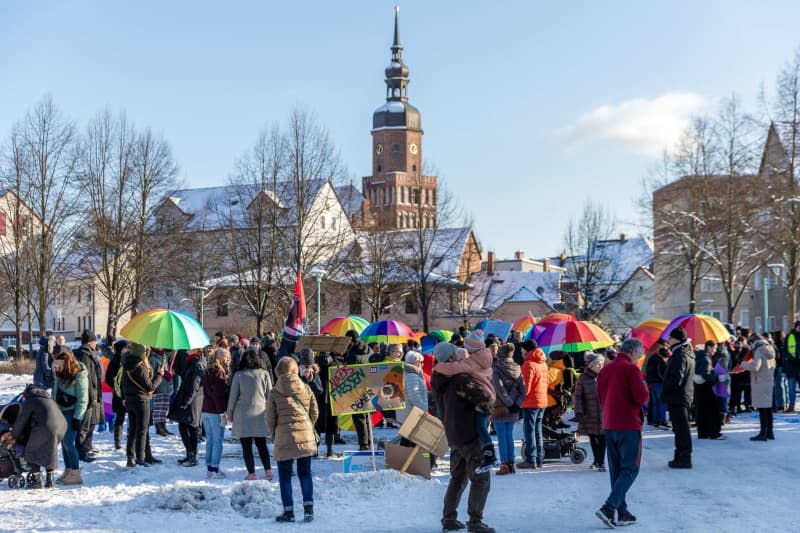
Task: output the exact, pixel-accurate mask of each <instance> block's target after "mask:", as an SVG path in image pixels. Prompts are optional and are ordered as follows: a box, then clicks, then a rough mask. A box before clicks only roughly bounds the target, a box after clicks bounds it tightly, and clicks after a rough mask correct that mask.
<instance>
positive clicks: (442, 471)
mask: <svg viewBox="0 0 800 533" xmlns="http://www.w3.org/2000/svg"><path fill="white" fill-rule="evenodd" d="M23 387H24V380H21V379H20V378H18V377H15V376H6V375H0V405H4V404H6V403H7V402H8V401H9V399H10V398H11V397H13V396H14V395H15V394H17V393H18V392H20V391H21V390H22V388H23ZM170 430H171V431H173V432H175V433H177V428H176V427H175V425H173V424H171V425H170ZM517 431H518V432H519V431H521V424H518V425H517ZM723 432H724V433H725V434H726V435H727V436H728V440H725V441H707V440H703V441H699V440H696V439H695V440H694V455H693V463H694V469H693V470H670V469H669V468H667V461H668V460H669V459H671V458H672V451H673V440H672V433H670V432H665V431H663V430H653V429H651V428H648V430H647V431H646V432H645V441H644V452H643V458H642V469H641V471H640V473H639V478H638V479H637V480H636V483H635V484H634V486H633V488H632V490H631V491H630V492H629V493H628V505H629V507H630V510H631V511H632V512H633V513H634V514H635V515H636V516H637V517H638V521H639V523H638V524H637V525H635V526H632V527H631V528H630V529H635V530H642V531H665V532H666V531H669V532H673V531H703V532H711V531H722V532H732V531H735V532H739V531H743V532H744V531H758V532H763V531H789V530H791V529H792V528H793V527H795V526H792V525H791V524H792V523H795V522H796V517H797V514H796V513H797V510H796V509H797V507H796V506H797V505H798V499H797V487H798V480H799V479H800V462H798V460H797V457H798V455H797V453H798V449H800V415H797V414H793V415H783V414H780V415H776V416H775V437H776V440H775V441H771V442H750V441H749V440H748V438H749V437H750V436H752V435H754V434H755V433H757V432H758V417H757V416H756V415H755V414H744V415H739V417H738V418H737V419H736V420H735V422H733V423H732V424H731V425H729V426H726V427H725V428H723ZM393 433H394V431H393V430H376V439H388V438H390V437H391V436H392V435H393ZM226 436H228V435H227V434H226ZM345 437H346V438H348V440H350V441H352V440H354V435H345ZM518 437H519V435H518ZM152 444H153V448H154V454H155V456H156V457H158V458H160V459H162V460H164V464H163V465H158V466H155V467H153V468H148V469H145V468H136V469H126V468H125V467H124V465H125V457H124V454H123V453H121V452H122V450H121V451H115V450H114V448H113V439H112V438H111V436H110V435H109V433H108V432H105V433H99V434H97V435H96V437H95V445H96V446H97V447H98V448H100V449H101V450H102V453H101V455H100V456H99V457H98V459H97V460H96V461H95V462H93V463H92V464H88V465H86V464H83V463H82V473H83V477H84V483H85V484H84V486H83V487H78V488H61V489H58V490H55V491H48V490H14V491H12V490H10V489H8V487H7V485H5V483H3V484H2V486H0V531H97V532H99V531H104V532H107V531H124V532H147V533H150V532H159V531H173V532H183V531H193V532H201V531H217V532H228V531H256V530H264V529H265V528H266V529H269V530H276V531H278V530H282V531H303V532H308V533H311V532H317V531H318V532H354V531H359V532H361V531H364V532H373V531H374V532H384V531H408V532H411V531H414V532H417V531H430V532H433V531H440V530H441V528H440V526H439V519H440V516H441V504H442V498H443V495H444V491H445V488H446V486H447V481H448V473H447V468H448V465H447V462H446V461H447V458H445V459H444V460H441V461H440V463H439V467H438V468H437V470H436V471H435V472H434V477H433V479H432V480H430V481H427V480H424V479H422V478H417V477H411V476H401V475H400V474H399V473H397V472H395V471H392V470H381V471H379V472H370V473H362V474H342V473H341V469H342V462H341V461H336V460H326V459H320V460H315V461H314V462H313V465H312V468H313V471H314V498H315V501H316V506H315V514H316V518H315V521H314V522H313V523H311V524H304V523H297V524H277V523H275V521H274V517H275V516H276V515H277V514H279V512H280V507H281V505H280V494H279V490H278V483H277V468H276V466H275V465H274V462H273V469H274V471H275V478H276V480H275V481H273V482H267V481H257V482H247V483H245V482H243V481H241V480H242V478H244V476H245V474H246V472H245V469H244V465H243V462H242V460H241V451H240V448H239V446H238V444H234V443H230V444H229V443H227V442H226V444H225V450H224V456H223V460H222V470H224V471H225V472H226V473H227V474H228V477H227V479H223V480H214V481H209V480H206V477H205V467H204V463H203V461H202V457H201V464H200V465H198V466H197V467H194V468H184V467H181V466H178V465H177V464H176V461H177V459H179V458H181V457H183V453H182V452H183V447H182V445H181V444H180V439H179V438H178V437H177V436H174V437H168V438H162V437H158V436H152ZM582 446H583V447H585V448H586V449H587V450H589V445H588V442H586V443H583V444H582ZM345 449H352V447H351V446H345V445H342V446H340V447H337V451H343V450H345ZM517 450H519V443H517ZM203 452H204V448H203V444H201V445H200V455H201V456H202V454H203ZM257 462H258V461H257ZM590 463H591V453H590V458H589V460H587V461H586V462H584V463H583V464H581V465H573V464H571V463H570V462H569V460H568V459H566V458H565V459H564V460H563V461H562V462H560V463H550V464H547V465H546V467H545V468H544V469H542V470H535V471H523V472H520V473H517V474H515V475H511V476H501V477H496V476H494V475H493V476H492V491H491V494H490V496H489V502H488V504H487V507H486V515H485V517H484V521H485V522H486V523H488V524H489V525H491V526H493V527H495V528H496V529H497V531H498V532H513V531H520V532H530V531H564V532H569V531H604V530H606V528H605V527H604V526H603V525H602V524H601V523H600V522H599V521H598V520H597V518H595V516H594V512H595V510H596V509H597V508H599V507H600V505H601V504H602V503H603V501H604V499H605V497H606V496H607V493H608V488H609V487H608V474H605V473H598V472H594V471H590V470H589V469H588V465H589V464H590ZM258 474H259V476H260V475H261V474H262V473H261V472H260V471H259V472H258ZM294 490H295V502H298V501H300V496H299V495H300V488H299V485H298V484H297V483H296V481H295V489H294ZM296 507H297V511H300V510H301V509H300V507H299V505H298V504H297V503H296ZM465 509H466V495H465V496H464V498H463V499H462V509H461V515H460V516H459V518H461V519H462V520H464V521H466V516H465V512H466V511H465Z"/></svg>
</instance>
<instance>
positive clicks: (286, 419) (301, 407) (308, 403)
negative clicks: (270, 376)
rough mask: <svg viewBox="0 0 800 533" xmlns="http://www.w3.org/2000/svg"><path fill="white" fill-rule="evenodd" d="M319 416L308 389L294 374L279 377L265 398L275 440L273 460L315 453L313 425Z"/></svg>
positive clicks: (270, 429) (268, 421) (315, 439)
mask: <svg viewBox="0 0 800 533" xmlns="http://www.w3.org/2000/svg"><path fill="white" fill-rule="evenodd" d="M318 416H319V410H318V407H317V400H316V398H314V393H313V392H311V388H310V387H309V386H308V385H306V384H305V383H303V382H302V381H300V376H299V375H297V374H294V373H289V374H282V375H280V376H278V380H277V382H276V383H275V386H274V387H273V388H272V390H271V391H269V398H268V399H267V427H268V428H269V432H270V434H271V435H272V438H273V441H274V443H275V444H274V447H273V455H274V456H275V460H276V461H288V460H290V459H300V458H302V457H309V456H313V455H316V454H317V438H316V435H315V433H314V423H315V422H316V421H317V417H318Z"/></svg>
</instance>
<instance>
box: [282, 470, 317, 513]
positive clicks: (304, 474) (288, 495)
mask: <svg viewBox="0 0 800 533" xmlns="http://www.w3.org/2000/svg"><path fill="white" fill-rule="evenodd" d="M292 463H294V459H289V460H288V461H278V482H279V484H280V486H281V502H283V510H284V511H294V501H293V500H292ZM297 477H298V479H299V480H300V490H301V491H302V492H303V506H306V505H314V480H313V479H312V477H311V457H303V458H301V459H297Z"/></svg>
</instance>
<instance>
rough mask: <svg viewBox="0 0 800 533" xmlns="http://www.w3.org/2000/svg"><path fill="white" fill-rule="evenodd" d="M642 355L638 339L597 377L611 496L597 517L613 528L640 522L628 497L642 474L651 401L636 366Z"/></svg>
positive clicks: (625, 344) (626, 345)
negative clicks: (647, 409) (647, 406)
mask: <svg viewBox="0 0 800 533" xmlns="http://www.w3.org/2000/svg"><path fill="white" fill-rule="evenodd" d="M642 353H644V349H643V348H642V343H641V342H640V341H639V340H638V339H627V340H626V341H625V342H623V343H622V346H621V348H620V351H619V352H618V353H617V356H616V357H615V358H614V360H613V361H612V362H611V363H610V364H608V365H606V366H605V367H603V370H602V371H601V372H600V375H598V376H597V397H598V399H599V400H600V409H601V410H602V411H603V432H604V434H605V437H606V446H607V448H606V449H607V454H608V470H609V473H610V477H611V494H609V496H608V499H607V500H606V503H605V504H604V505H603V507H601V508H600V509H599V510H598V511H597V512H596V513H595V514H596V515H597V518H599V519H600V520H601V521H602V522H603V523H604V524H605V525H606V526H608V527H610V528H615V527H617V526H618V525H619V526H627V525H630V524H633V523H635V522H636V517H635V516H633V515H632V514H631V513H630V511H628V505H627V503H626V502H625V494H626V493H627V492H628V489H630V488H631V486H632V485H633V482H634V480H635V479H636V476H637V475H638V474H639V464H640V462H641V459H642V424H643V422H644V411H643V409H642V406H643V405H644V404H646V403H647V400H648V399H649V397H650V393H649V392H648V390H647V387H646V386H645V384H644V381H642V373H641V371H640V370H639V367H637V366H636V364H634V361H638V360H639V358H640V357H641V356H642ZM615 513H616V516H615Z"/></svg>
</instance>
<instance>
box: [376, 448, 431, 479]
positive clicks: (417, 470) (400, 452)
mask: <svg viewBox="0 0 800 533" xmlns="http://www.w3.org/2000/svg"><path fill="white" fill-rule="evenodd" d="M384 446H385V449H386V466H387V467H388V468H392V469H394V470H401V469H402V468H403V465H405V463H406V460H407V459H408V456H409V455H410V454H412V453H414V454H415V456H414V459H412V460H411V463H410V464H409V465H408V467H407V468H406V472H408V473H409V474H415V475H417V476H422V477H424V478H425V479H430V478H431V454H430V452H425V451H418V450H417V448H408V447H406V446H400V445H398V444H392V443H391V442H387V443H386V444H385V445H384Z"/></svg>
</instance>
